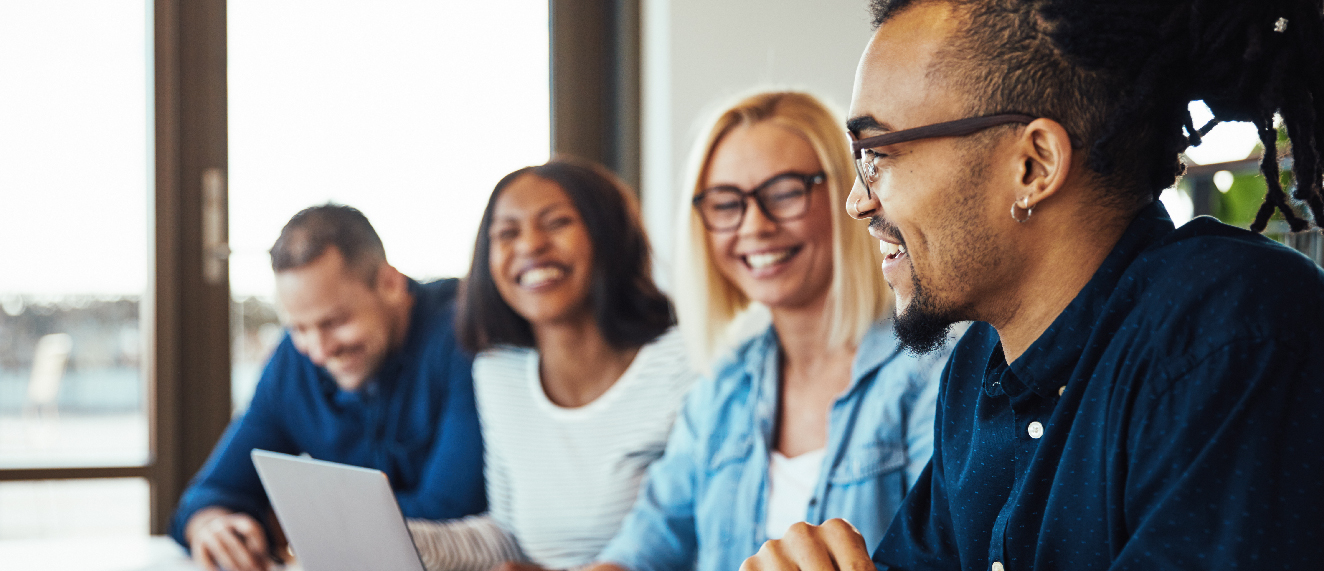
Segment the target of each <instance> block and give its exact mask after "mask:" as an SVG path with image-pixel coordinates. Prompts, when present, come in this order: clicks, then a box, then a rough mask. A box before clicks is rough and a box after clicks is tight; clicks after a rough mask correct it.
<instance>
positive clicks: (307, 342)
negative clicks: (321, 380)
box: [300, 330, 331, 367]
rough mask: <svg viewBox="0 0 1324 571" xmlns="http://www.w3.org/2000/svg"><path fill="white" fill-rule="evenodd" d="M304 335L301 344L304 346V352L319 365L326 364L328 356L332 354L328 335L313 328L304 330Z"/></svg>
mask: <svg viewBox="0 0 1324 571" xmlns="http://www.w3.org/2000/svg"><path fill="white" fill-rule="evenodd" d="M302 337H303V342H302V343H300V345H302V346H303V350H304V354H306V355H308V360H309V361H312V362H313V364H314V365H317V366H318V367H321V366H324V365H326V358H327V357H328V356H329V355H330V354H331V351H330V349H329V347H328V345H329V343H330V340H329V339H328V338H327V336H326V335H323V334H322V332H321V331H317V330H311V331H307V332H304V333H303V335H302Z"/></svg>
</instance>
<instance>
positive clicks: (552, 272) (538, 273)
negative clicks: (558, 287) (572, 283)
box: [519, 266, 565, 287]
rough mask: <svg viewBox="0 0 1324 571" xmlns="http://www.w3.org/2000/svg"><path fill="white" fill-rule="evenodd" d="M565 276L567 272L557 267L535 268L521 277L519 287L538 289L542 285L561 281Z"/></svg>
mask: <svg viewBox="0 0 1324 571" xmlns="http://www.w3.org/2000/svg"><path fill="white" fill-rule="evenodd" d="M564 276H565V270H563V269H561V268H558V267H555V266H545V267H541V268H533V269H531V270H528V271H526V272H524V273H522V274H520V276H519V285H521V286H523V287H538V286H540V285H543V284H546V283H548V282H552V281H555V280H559V279H561V278H562V277H564Z"/></svg>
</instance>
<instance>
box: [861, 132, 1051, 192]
mask: <svg viewBox="0 0 1324 571" xmlns="http://www.w3.org/2000/svg"><path fill="white" fill-rule="evenodd" d="M1035 119H1038V117H1031V116H1029V115H1022V114H1020V113H999V114H997V115H985V116H983V117H969V118H966V119H957V120H955V121H946V122H943V123H934V124H933V125H925V126H923V127H915V128H914V129H902V130H900V131H894V132H892V133H887V134H884V135H878V136H876V137H866V138H864V139H858V140H854V141H851V144H850V149H851V152H852V153H854V154H855V174H857V175H859V177H860V183H861V184H863V185H864V194H865V197H872V196H873V188H872V185H873V184H874V183H876V182H878V163H877V161H878V159H879V156H878V155H877V154H876V153H873V152H868V153H866V152H864V151H867V150H870V149H875V148H878V147H886V146H888V145H895V144H897V143H905V142H909V141H918V140H920V139H936V138H938V137H964V136H966V135H971V134H974V133H976V132H979V131H983V130H984V129H987V128H989V127H996V126H998V125H1006V124H1008V123H1022V124H1029V123H1030V122H1032V121H1034V120H1035ZM851 138H852V139H854V138H855V136H854V135H851Z"/></svg>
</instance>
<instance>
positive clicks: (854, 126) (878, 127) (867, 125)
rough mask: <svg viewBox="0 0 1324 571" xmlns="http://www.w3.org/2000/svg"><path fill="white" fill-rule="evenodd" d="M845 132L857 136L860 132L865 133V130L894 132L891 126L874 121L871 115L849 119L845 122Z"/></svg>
mask: <svg viewBox="0 0 1324 571" xmlns="http://www.w3.org/2000/svg"><path fill="white" fill-rule="evenodd" d="M846 130H848V131H850V132H851V133H854V134H859V133H860V132H861V131H865V130H868V131H887V132H891V131H895V129H893V128H892V127H891V126H889V125H887V124H885V123H881V122H879V121H878V120H877V119H874V118H873V116H871V115H860V116H858V117H851V118H850V120H848V121H846Z"/></svg>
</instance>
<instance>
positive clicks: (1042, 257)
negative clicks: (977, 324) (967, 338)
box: [984, 205, 1135, 363]
mask: <svg viewBox="0 0 1324 571" xmlns="http://www.w3.org/2000/svg"><path fill="white" fill-rule="evenodd" d="M1085 210H1086V209H1085V208H1082V209H1081V212H1079V213H1078V214H1077V215H1075V216H1072V215H1061V214H1059V215H1057V216H1054V214H1058V213H1055V212H1053V211H1052V210H1049V209H1044V210H1043V211H1041V212H1036V213H1035V215H1036V216H1039V217H1040V218H1039V219H1038V220H1034V219H1032V220H1031V221H1030V222H1029V224H1034V223H1035V222H1041V224H1040V225H1039V226H1032V227H1030V228H1025V229H1022V230H1028V231H1030V232H1032V235H1027V236H1025V240H1023V241H1022V243H1024V244H1029V247H1028V248H1025V249H1022V251H1021V252H1020V258H1021V259H1022V260H1024V263H1023V264H1022V265H1021V266H1020V267H1019V268H1018V269H1017V271H1016V272H1015V278H1014V279H1013V280H1012V283H1011V284H1010V285H1009V287H1007V288H1005V289H1004V291H1003V292H1001V293H999V294H997V295H995V296H992V298H993V299H1002V300H1011V301H1010V302H1008V303H1004V304H1003V306H1002V307H1001V308H999V309H1000V311H998V312H996V313H995V314H994V315H993V316H992V317H991V318H990V319H985V320H984V321H987V322H988V323H989V324H990V325H992V326H993V327H994V328H996V329H997V331H998V335H999V336H1000V337H1001V339H1002V351H1003V353H1004V354H1005V355H1006V358H1007V362H1008V363H1012V362H1014V361H1015V360H1016V359H1017V358H1019V357H1020V356H1021V355H1022V354H1024V353H1025V351H1026V350H1028V349H1029V348H1030V345H1032V344H1033V343H1034V342H1035V341H1036V340H1038V339H1039V336H1041V335H1043V333H1044V331H1046V330H1048V327H1049V326H1050V325H1052V324H1053V321H1054V320H1055V319H1057V316H1058V315H1060V314H1061V313H1062V310H1064V309H1066V307H1067V305H1070V304H1071V301H1072V300H1073V299H1075V298H1076V295H1078V294H1079V293H1080V290H1082V289H1084V287H1085V284H1087V283H1089V281H1090V278H1092V277H1094V274H1095V272H1097V271H1098V269H1099V266H1101V265H1102V264H1103V260H1104V258H1107V257H1108V253H1109V252H1111V251H1112V249H1113V247H1114V246H1115V245H1117V241H1118V240H1120V239H1121V237H1122V234H1123V233H1124V232H1126V227H1127V225H1128V224H1130V222H1131V220H1132V219H1134V218H1135V212H1130V213H1123V212H1116V213H1112V212H1111V211H1110V212H1109V214H1111V215H1102V213H1101V212H1100V210H1099V207H1098V206H1097V205H1096V206H1092V207H1089V209H1088V211H1085ZM1064 214H1069V213H1064Z"/></svg>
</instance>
